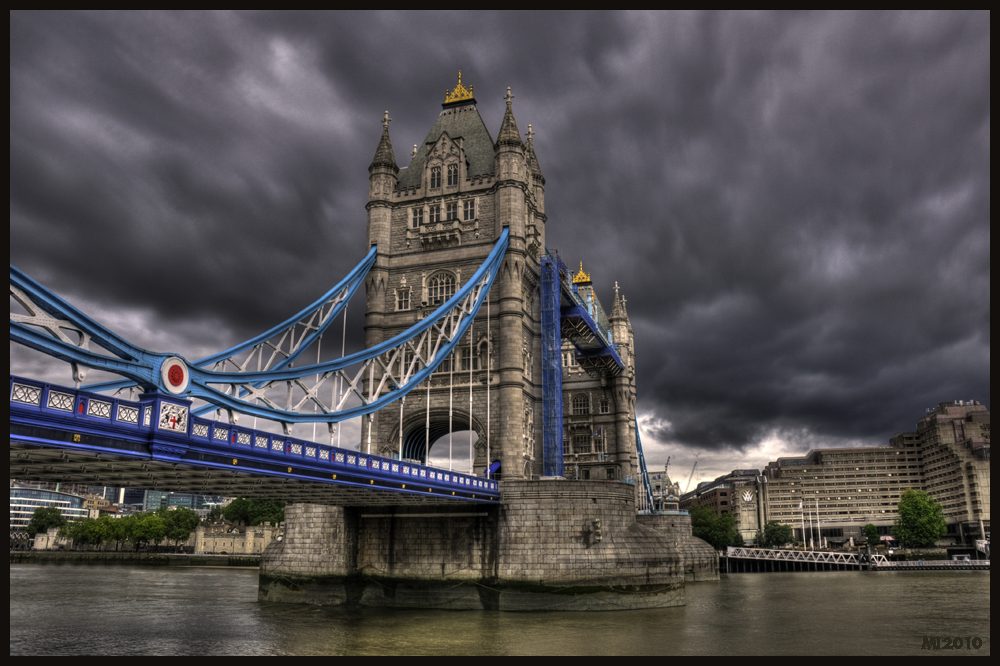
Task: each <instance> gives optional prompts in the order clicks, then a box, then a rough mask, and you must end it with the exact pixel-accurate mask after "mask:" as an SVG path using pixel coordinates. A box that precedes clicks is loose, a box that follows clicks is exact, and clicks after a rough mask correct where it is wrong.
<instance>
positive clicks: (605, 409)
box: [601, 398, 611, 414]
mask: <svg viewBox="0 0 1000 666" xmlns="http://www.w3.org/2000/svg"><path fill="white" fill-rule="evenodd" d="M610 411H611V403H610V402H608V399H607V398H601V414H607V413H609V412H610Z"/></svg>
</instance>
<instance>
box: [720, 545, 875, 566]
mask: <svg viewBox="0 0 1000 666" xmlns="http://www.w3.org/2000/svg"><path fill="white" fill-rule="evenodd" d="M726 557H732V558H740V559H747V560H763V561H771V562H814V563H817V564H847V565H851V566H860V565H861V564H862V563H863V562H864V560H863V559H862V558H859V557H858V555H857V553H836V552H826V551H821V550H776V549H770V548H734V547H733V546H730V547H729V548H728V549H726ZM871 560H872V565H873V566H879V567H881V566H885V565H886V564H888V563H889V561H888V560H887V559H886V557H885V555H872V556H871Z"/></svg>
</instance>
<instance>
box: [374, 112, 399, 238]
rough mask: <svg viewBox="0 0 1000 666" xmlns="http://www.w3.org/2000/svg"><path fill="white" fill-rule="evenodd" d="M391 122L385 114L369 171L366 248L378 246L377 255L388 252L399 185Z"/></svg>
mask: <svg viewBox="0 0 1000 666" xmlns="http://www.w3.org/2000/svg"><path fill="white" fill-rule="evenodd" d="M390 122H392V119H391V118H390V117H389V112H388V111H386V112H385V115H384V116H382V138H381V139H379V142H378V148H376V149H375V157H374V158H373V159H372V163H371V166H369V167H368V174H369V175H368V206H367V208H368V247H371V246H373V245H378V246H379V251H380V252H383V251H384V252H388V250H389V224H390V222H391V218H392V211H391V210H390V209H389V206H390V205H391V204H390V201H391V200H392V193H393V192H394V191H395V189H396V184H397V183H398V182H399V181H398V177H397V174H398V173H399V167H398V166H397V165H396V154H395V153H393V152H392V141H390V140H389V123H390Z"/></svg>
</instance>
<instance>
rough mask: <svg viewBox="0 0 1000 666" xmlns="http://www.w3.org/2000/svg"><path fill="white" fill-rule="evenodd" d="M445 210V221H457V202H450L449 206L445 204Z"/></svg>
mask: <svg viewBox="0 0 1000 666" xmlns="http://www.w3.org/2000/svg"><path fill="white" fill-rule="evenodd" d="M446 209H447V215H448V218H447V219H449V220H457V219H458V203H457V202H452V203H450V204H447V205H446Z"/></svg>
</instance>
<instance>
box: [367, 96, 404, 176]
mask: <svg viewBox="0 0 1000 666" xmlns="http://www.w3.org/2000/svg"><path fill="white" fill-rule="evenodd" d="M390 122H392V118H390V117H389V112H388V111H386V112H385V115H384V116H382V138H381V139H380V140H379V142H378V148H376V149H375V157H374V158H372V163H371V165H370V166H369V167H368V173H372V172H373V171H374V170H375V169H376V168H377V167H386V168H387V169H389V170H390V171H392V173H393V174H394V175H395V174H397V173H399V166H397V164H396V153H394V152H393V151H392V141H391V140H390V139H389V123H390Z"/></svg>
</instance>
